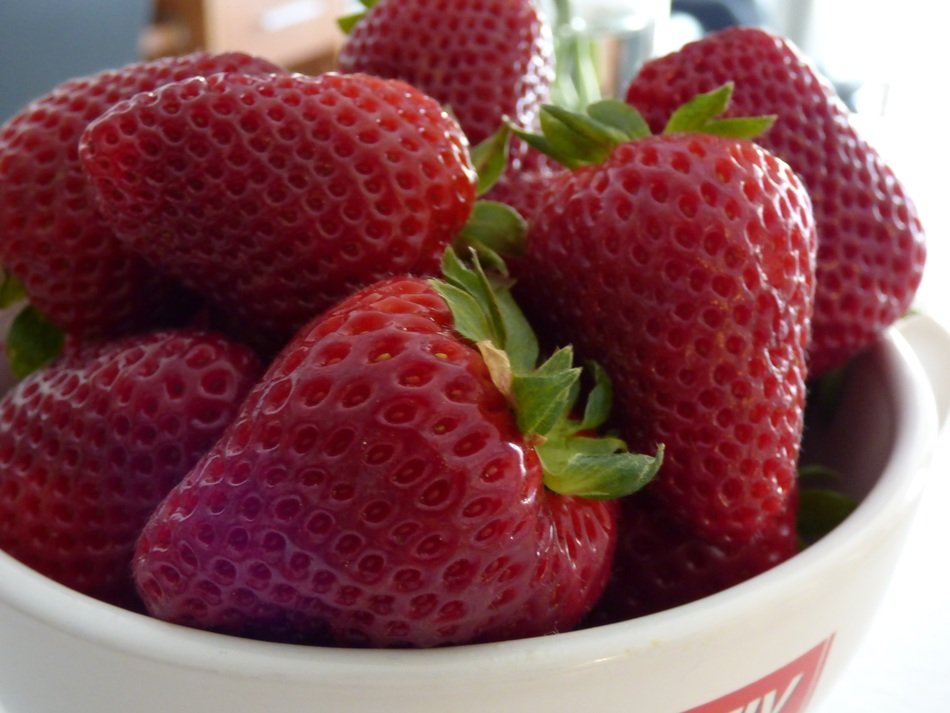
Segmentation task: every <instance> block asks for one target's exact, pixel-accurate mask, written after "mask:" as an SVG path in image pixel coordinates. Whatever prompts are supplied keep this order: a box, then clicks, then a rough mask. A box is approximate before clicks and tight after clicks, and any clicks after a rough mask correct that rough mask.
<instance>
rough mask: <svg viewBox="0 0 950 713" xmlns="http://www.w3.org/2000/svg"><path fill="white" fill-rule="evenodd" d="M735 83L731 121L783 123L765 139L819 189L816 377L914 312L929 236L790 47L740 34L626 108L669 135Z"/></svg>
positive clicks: (672, 62)
mask: <svg viewBox="0 0 950 713" xmlns="http://www.w3.org/2000/svg"><path fill="white" fill-rule="evenodd" d="M726 81H732V82H734V83H735V91H734V93H733V98H732V105H731V108H730V110H729V111H730V113H733V114H735V115H740V114H774V115H776V116H777V119H776V121H775V124H774V126H773V127H772V128H771V129H770V130H769V131H768V132H767V133H765V134H764V135H762V136H761V137H759V138H758V139H756V141H757V143H759V144H760V145H762V146H764V147H765V148H767V149H768V150H770V151H771V152H773V153H775V154H776V155H777V156H779V157H781V158H782V159H784V160H785V161H786V162H787V163H788V165H789V166H791V167H792V169H793V170H794V171H795V172H796V173H797V174H798V176H799V177H800V178H801V179H802V181H803V182H804V184H805V186H806V188H807V189H808V191H809V193H810V195H811V199H812V204H813V206H814V213H815V222H816V224H817V226H818V263H817V271H818V287H817V292H816V296H815V315H814V320H813V326H812V329H813V337H812V344H811V348H810V351H809V360H808V361H809V370H810V372H811V375H812V376H817V375H819V374H820V373H822V372H825V371H827V370H829V369H831V368H834V367H836V366H839V365H841V364H843V363H844V362H845V361H847V360H848V358H849V357H851V356H852V355H854V354H855V353H856V352H857V351H859V350H860V349H862V348H863V347H865V346H867V345H868V344H870V343H871V342H873V341H875V340H876V339H877V338H878V336H879V335H880V333H881V332H882V331H883V330H884V329H885V328H886V327H887V326H888V325H890V324H891V323H892V322H894V321H895V320H896V319H897V318H898V317H900V316H901V315H903V314H904V313H905V312H906V310H907V309H908V307H909V306H910V304H911V302H912V300H913V297H914V294H915V292H916V290H917V287H918V285H919V284H920V280H921V276H922V273H923V268H924V260H925V247H924V233H923V230H922V228H921V224H920V220H919V219H918V216H917V212H916V210H915V208H914V205H913V203H912V202H911V200H910V198H909V197H908V196H907V194H906V193H905V192H904V188H903V187H902V185H901V183H900V181H899V180H898V179H897V177H896V176H895V175H894V173H893V171H892V170H891V168H890V167H889V166H888V165H887V164H886V163H885V162H884V160H882V158H881V157H880V155H879V154H878V153H877V151H876V150H875V149H874V148H873V147H872V146H871V145H869V144H868V143H867V141H865V140H864V139H863V138H862V137H861V135H860V134H859V132H858V131H857V129H856V128H855V127H854V125H853V124H852V123H851V120H850V118H849V115H848V111H847V108H846V107H845V105H844V104H843V103H842V102H841V101H840V100H839V99H838V97H837V96H836V94H835V92H834V89H833V88H832V86H831V85H830V83H829V82H828V81H827V80H825V79H824V78H823V77H821V76H820V75H819V73H818V72H817V71H816V70H815V68H814V67H813V66H812V64H811V63H810V62H809V61H808V60H807V59H806V58H805V57H803V56H802V55H801V54H800V53H799V52H798V50H797V49H796V48H795V47H793V46H792V45H791V44H790V43H789V42H787V41H786V40H784V39H781V38H779V37H776V36H773V35H771V34H769V33H768V32H766V31H765V30H761V29H758V28H752V27H740V28H731V29H728V30H724V31H721V32H719V33H716V34H712V35H709V36H707V37H705V38H703V39H701V40H699V41H697V42H694V43H691V44H688V45H686V46H685V47H683V48H682V49H680V50H679V51H677V52H674V53H672V54H670V55H667V56H665V57H662V58H659V59H655V60H653V61H652V62H649V63H647V64H646V65H645V66H644V67H643V68H642V69H641V71H640V73H639V75H638V76H637V77H636V78H635V79H634V81H633V83H632V84H631V85H630V88H629V90H628V92H627V97H626V98H627V101H628V102H630V103H631V104H633V105H635V106H636V107H637V108H638V109H640V111H642V112H643V115H644V117H645V118H646V119H647V121H648V122H649V123H650V126H651V127H652V128H653V129H654V130H659V129H660V128H661V127H662V126H663V124H664V122H666V120H667V119H668V118H669V116H670V115H671V114H672V112H673V110H674V109H675V108H676V107H677V106H679V105H680V104H681V103H682V102H683V101H685V100H686V99H688V98H689V97H691V96H693V95H694V94H696V93H698V92H704V91H708V90H710V89H712V88H713V87H716V86H719V85H720V84H722V83H723V82H726Z"/></svg>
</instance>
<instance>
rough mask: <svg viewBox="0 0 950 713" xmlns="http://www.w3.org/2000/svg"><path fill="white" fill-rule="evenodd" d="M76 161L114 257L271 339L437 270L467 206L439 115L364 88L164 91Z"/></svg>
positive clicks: (178, 86) (383, 84)
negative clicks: (354, 296) (111, 236)
mask: <svg viewBox="0 0 950 713" xmlns="http://www.w3.org/2000/svg"><path fill="white" fill-rule="evenodd" d="M81 155H82V161H83V165H84V166H85V169H86V171H87V173H88V175H89V176H90V177H91V179H92V182H93V184H94V186H95V188H96V192H97V194H98V202H99V205H100V207H101V209H102V211H103V213H105V214H108V215H109V217H110V220H111V224H112V227H113V228H114V230H115V232H116V234H117V235H118V236H119V238H120V239H121V241H122V242H123V243H124V244H125V246H126V247H128V248H129V249H130V250H131V251H133V252H135V253H136V254H138V255H142V256H144V257H145V258H146V259H147V260H149V261H150V262H152V263H153V264H155V265H157V266H159V267H160V268H161V269H162V270H164V271H166V272H168V273H169V274H171V275H174V276H175V277H177V278H178V279H180V280H181V282H182V283H184V284H185V285H186V286H188V287H191V288H193V289H194V290H195V291H197V292H199V293H200V294H202V295H203V296H205V297H207V298H208V299H210V300H211V301H213V302H215V303H217V304H218V305H219V306H223V307H225V308H227V310H228V311H229V313H230V314H231V315H232V316H233V317H234V318H236V319H237V320H238V321H239V322H242V323H243V324H244V326H245V328H246V329H247V330H249V331H258V332H261V333H263V335H267V336H270V337H273V338H275V339H276V338H283V337H289V336H290V335H291V334H292V333H293V332H294V331H295V330H296V329H297V328H299V327H300V326H302V325H303V324H304V323H305V322H307V321H308V320H309V319H310V318H312V317H313V316H314V315H316V314H317V313H319V312H320V311H322V310H324V309H326V308H327V307H329V306H330V305H331V304H333V303H334V302H335V301H337V300H338V299H340V298H342V297H343V296H345V295H347V294H349V293H350V292H351V291H353V290H355V289H357V288H359V287H361V286H364V285H367V284H369V283H371V282H373V281H375V280H377V279H380V278H382V277H386V276H389V275H393V274H402V273H406V272H411V273H421V274H434V273H436V272H438V267H439V260H440V258H441V255H442V252H443V250H444V248H445V246H446V245H447V244H448V243H449V241H450V240H451V239H452V238H453V237H454V236H455V234H456V233H457V232H458V231H459V229H460V228H461V227H462V225H463V224H464V223H465V221H466V220H467V218H468V217H469V213H470V211H471V206H472V202H473V200H474V192H475V174H474V172H473V170H472V167H471V163H470V159H469V156H468V151H467V143H466V141H465V137H464V136H463V135H462V133H461V131H460V130H459V128H458V125H457V124H456V123H455V122H454V121H453V120H452V119H450V118H449V117H448V116H447V115H446V114H445V113H444V112H443V111H442V108H441V107H440V106H439V105H438V104H437V103H436V102H435V101H433V100H432V99H430V98H429V97H427V96H425V95H424V94H422V93H421V92H419V91H417V90H415V89H413V88H412V87H410V86H408V85H406V84H404V83H403V82H399V81H394V80H385V79H378V78H375V77H369V76H364V75H346V76H341V75H336V74H325V75H321V76H319V77H306V76H303V75H285V76H272V77H267V78H262V77H251V76H246V75H241V74H219V75H215V76H212V77H210V78H207V79H205V78H196V79H190V80H185V81H182V82H177V83H172V84H167V85H165V86H163V87H161V88H160V89H158V90H156V91H155V92H150V93H145V94H139V95H137V96H136V97H133V98H132V99H131V100H129V101H127V102H123V103H121V104H119V105H117V106H116V107H114V108H113V109H112V110H110V111H109V112H108V113H107V114H105V115H104V116H102V117H101V118H100V119H99V120H97V121H96V122H94V123H93V124H91V125H90V126H89V128H88V129H87V131H86V133H85V135H84V137H83V141H82V148H81Z"/></svg>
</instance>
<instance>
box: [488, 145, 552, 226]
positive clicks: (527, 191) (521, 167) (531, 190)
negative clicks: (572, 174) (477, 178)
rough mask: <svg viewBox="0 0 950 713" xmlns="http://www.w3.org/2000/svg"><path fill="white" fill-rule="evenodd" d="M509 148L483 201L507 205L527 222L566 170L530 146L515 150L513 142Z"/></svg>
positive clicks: (517, 147)
mask: <svg viewBox="0 0 950 713" xmlns="http://www.w3.org/2000/svg"><path fill="white" fill-rule="evenodd" d="M519 143H520V142H519ZM512 147H513V149H514V150H513V151H512V152H511V153H510V154H509V156H510V158H509V161H508V164H507V166H506V167H505V170H504V172H503V173H502V174H501V176H500V177H499V178H498V180H497V181H496V182H495V183H494V184H493V185H492V187H491V189H490V190H488V191H487V192H486V193H485V195H484V198H485V200H491V201H498V202H499V203H504V204H505V205H508V206H510V207H511V208H513V209H515V210H516V211H518V213H519V214H520V215H521V216H522V217H523V218H524V219H525V220H527V221H529V222H530V221H531V219H532V218H533V217H534V215H535V213H537V212H538V209H539V208H540V207H541V204H542V203H544V200H545V199H546V198H547V196H548V194H549V192H550V191H551V189H552V187H553V186H554V184H555V183H557V182H558V181H560V180H561V179H562V178H563V177H565V176H567V175H568V171H567V169H565V168H564V167H563V166H561V165H560V164H558V163H557V162H555V161H553V160H551V159H549V158H548V157H547V156H545V155H544V154H542V153H541V152H539V151H536V150H534V149H530V147H528V149H529V150H528V151H519V146H518V143H516V142H515V141H513V142H512ZM479 175H481V171H479Z"/></svg>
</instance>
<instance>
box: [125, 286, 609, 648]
mask: <svg viewBox="0 0 950 713" xmlns="http://www.w3.org/2000/svg"><path fill="white" fill-rule="evenodd" d="M452 325H453V319H452V315H451V313H450V311H449V309H448V307H447V305H446V303H445V301H444V300H443V299H442V297H441V296H439V295H438V294H437V293H436V292H435V290H433V288H432V287H431V286H430V285H429V283H427V282H425V281H423V280H421V279H418V278H393V279H390V280H387V281H384V282H381V283H378V284H376V285H373V286H370V287H368V288H365V289H364V290H362V291H361V292H359V293H357V294H355V295H353V296H352V297H350V298H348V299H347V300H345V301H344V302H342V303H341V304H339V305H338V306H336V307H334V308H333V309H331V310H330V311H328V312H327V313H326V314H325V315H324V316H322V317H321V318H318V319H317V320H315V321H314V322H312V323H311V324H309V325H308V326H306V327H305V328H304V329H303V330H302V331H301V332H300V333H299V334H298V335H297V336H296V337H295V338H294V339H293V340H292V341H291V342H290V343H289V344H288V345H287V347H286V348H285V349H284V351H283V352H282V353H281V354H280V355H279V356H278V358H277V359H276V361H275V362H274V363H273V364H272V365H271V367H270V369H269V371H268V372H267V374H266V375H265V376H264V378H263V380H262V381H261V382H260V384H259V385H258V386H257V387H256V388H255V389H254V391H253V392H252V393H251V394H250V396H249V397H248V400H247V401H246V403H245V405H244V407H243V408H242V410H241V413H240V415H239V416H238V418H237V419H236V421H235V423H234V424H233V425H232V426H231V428H230V429H229V430H228V432H227V433H226V434H225V435H224V437H223V438H222V439H221V440H220V441H219V442H218V444H217V445H216V446H215V447H214V448H213V449H212V450H211V452H210V453H209V454H208V455H207V456H206V457H205V458H203V459H202V461H201V462H200V463H199V464H198V466H197V467H196V468H195V469H194V470H193V471H192V472H191V473H190V474H189V475H188V476H187V477H186V478H185V479H184V480H183V481H182V482H181V484H180V485H178V486H177V487H176V488H175V489H174V490H173V491H172V492H171V494H170V496H169V497H168V499H167V500H166V501H165V502H164V503H163V504H162V505H161V507H160V508H159V509H158V510H157V511H156V513H155V514H154V516H153V517H152V518H151V519H150V521H149V523H148V525H147V527H146V528H145V531H144V533H143V535H142V537H141V539H140V541H139V543H138V548H137V554H136V557H135V561H134V571H135V578H136V581H137V583H138V587H139V590H140V592H141V594H142V597H143V599H144V601H145V603H146V605H147V608H148V611H149V612H150V613H151V614H153V615H154V616H157V617H159V618H162V619H166V620H169V621H174V622H178V623H183V624H187V625H191V626H196V627H201V628H208V629H213V630H218V631H224V632H229V633H237V634H243V635H250V636H255V637H261V638H267V639H276V640H289V641H305V642H311V643H324V644H327V643H329V644H343V645H355V646H363V645H372V646H406V645H409V646H434V645H442V644H450V643H462V642H469V641H485V640H493V639H502V638H517V637H522V636H529V635H535V634H544V633H548V632H552V631H558V630H566V629H568V628H570V627H571V626H573V625H574V624H575V623H576V622H577V621H578V620H579V619H580V618H581V617H582V616H583V615H584V614H585V613H586V612H587V611H588V610H589V609H590V607H591V606H592V605H593V603H594V600H595V599H596V597H597V596H598V595H599V594H600V592H601V590H602V588H603V586H604V582H605V580H606V577H607V573H608V569H609V564H610V558H611V555H612V553H613V547H614V542H615V529H614V524H615V516H616V503H615V502H606V501H595V500H582V499H578V498H575V497H568V496H559V495H554V494H553V493H551V492H549V491H546V490H545V489H544V487H543V486H542V483H541V478H542V474H541V468H540V464H539V460H538V456H537V454H536V453H535V451H534V450H533V449H532V448H531V447H530V446H529V445H527V444H526V443H525V442H524V439H523V438H522V436H521V435H520V433H519V431H518V429H517V427H516V425H515V422H514V419H513V417H512V415H511V412H510V411H509V408H508V404H507V402H506V400H505V398H504V397H503V396H502V395H501V393H500V392H499V391H498V389H497V388H496V387H495V386H494V384H493V383H492V381H491V379H490V377H489V374H488V370H487V367H486V366H485V363H484V361H483V359H482V357H481V355H480V354H479V352H478V351H477V350H476V349H475V348H474V347H473V346H471V345H470V344H469V343H467V342H465V341H464V340H462V339H461V338H460V337H459V336H458V334H457V333H456V332H455V331H454V329H453V326H452Z"/></svg>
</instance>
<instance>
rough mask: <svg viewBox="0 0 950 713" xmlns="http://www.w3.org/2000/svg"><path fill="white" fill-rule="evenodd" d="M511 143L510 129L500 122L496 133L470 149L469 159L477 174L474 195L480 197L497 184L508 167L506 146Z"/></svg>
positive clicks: (505, 123) (506, 124)
mask: <svg viewBox="0 0 950 713" xmlns="http://www.w3.org/2000/svg"><path fill="white" fill-rule="evenodd" d="M510 141H511V127H510V126H509V125H508V123H507V122H502V124H501V126H499V127H498V131H496V132H495V133H494V134H492V135H491V136H489V137H488V138H487V139H485V140H484V141H482V142H481V143H479V144H477V145H476V146H474V147H472V150H471V157H472V164H473V165H474V167H475V171H476V172H477V173H478V185H477V187H476V195H479V196H482V195H484V194H485V193H487V192H488V191H489V190H491V187H492V186H494V185H495V183H497V182H498V179H499V178H501V174H502V173H504V171H505V166H507V165H508V144H509V143H510Z"/></svg>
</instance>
